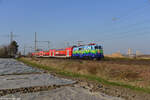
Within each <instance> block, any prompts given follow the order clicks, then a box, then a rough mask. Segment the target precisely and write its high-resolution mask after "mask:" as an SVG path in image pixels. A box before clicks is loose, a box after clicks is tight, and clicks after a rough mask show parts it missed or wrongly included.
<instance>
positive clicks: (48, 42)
mask: <svg viewBox="0 0 150 100" xmlns="http://www.w3.org/2000/svg"><path fill="white" fill-rule="evenodd" d="M37 42H46V43H47V44H48V49H50V41H37Z"/></svg>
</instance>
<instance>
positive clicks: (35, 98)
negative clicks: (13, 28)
mask: <svg viewBox="0 0 150 100" xmlns="http://www.w3.org/2000/svg"><path fill="white" fill-rule="evenodd" d="M37 72H38V73H37ZM27 73H30V74H27ZM32 73H34V74H32ZM75 83H76V82H75V81H72V80H69V79H64V78H58V77H55V76H53V75H50V74H46V73H43V71H41V70H39V69H36V68H32V67H30V66H26V65H24V64H23V63H21V62H18V61H16V60H14V59H0V95H1V96H0V100H124V99H121V98H117V97H112V96H108V95H105V94H102V93H100V92H95V93H94V92H90V90H88V89H85V88H83V87H80V86H79V87H74V85H73V84H75ZM51 87H52V88H51ZM15 98H16V99H15Z"/></svg>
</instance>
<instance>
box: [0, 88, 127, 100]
mask: <svg viewBox="0 0 150 100" xmlns="http://www.w3.org/2000/svg"><path fill="white" fill-rule="evenodd" d="M2 98H22V99H21V100H124V99H121V98H116V97H111V96H108V95H105V94H102V93H98V92H97V93H91V92H89V91H88V90H86V89H83V88H75V87H62V88H58V89H55V90H51V91H42V92H35V93H25V94H20V93H16V94H13V95H7V96H3V97H2Z"/></svg>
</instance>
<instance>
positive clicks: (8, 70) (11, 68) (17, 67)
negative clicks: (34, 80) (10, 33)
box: [0, 58, 42, 75]
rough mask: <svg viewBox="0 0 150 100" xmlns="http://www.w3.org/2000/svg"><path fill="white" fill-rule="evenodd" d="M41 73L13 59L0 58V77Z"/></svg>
mask: <svg viewBox="0 0 150 100" xmlns="http://www.w3.org/2000/svg"><path fill="white" fill-rule="evenodd" d="M33 72H42V71H40V70H39V69H37V68H32V67H29V66H26V65H24V64H23V63H21V62H18V61H16V60H14V59H2V58H0V75H7V74H22V73H33Z"/></svg>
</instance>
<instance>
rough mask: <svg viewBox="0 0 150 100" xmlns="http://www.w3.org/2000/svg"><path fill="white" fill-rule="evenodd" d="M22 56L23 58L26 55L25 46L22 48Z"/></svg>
mask: <svg viewBox="0 0 150 100" xmlns="http://www.w3.org/2000/svg"><path fill="white" fill-rule="evenodd" d="M23 54H24V56H25V55H26V46H25V45H24V48H23Z"/></svg>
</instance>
